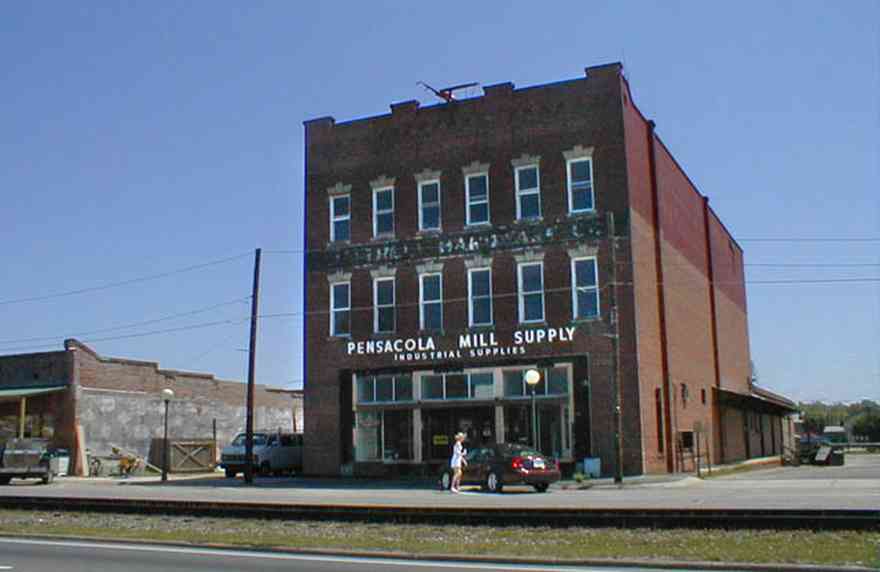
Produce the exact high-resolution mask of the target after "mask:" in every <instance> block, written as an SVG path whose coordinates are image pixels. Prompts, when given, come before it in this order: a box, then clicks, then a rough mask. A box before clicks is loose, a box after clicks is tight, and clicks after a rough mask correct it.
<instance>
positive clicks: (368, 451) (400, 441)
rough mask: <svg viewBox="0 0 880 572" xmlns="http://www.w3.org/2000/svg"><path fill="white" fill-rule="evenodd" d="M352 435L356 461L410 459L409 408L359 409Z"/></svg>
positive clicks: (411, 430)
mask: <svg viewBox="0 0 880 572" xmlns="http://www.w3.org/2000/svg"><path fill="white" fill-rule="evenodd" d="M356 435H357V439H356V441H355V459H356V460H358V461H390V462H394V461H401V460H412V459H413V416H412V411H359V412H358V414H357V431H356Z"/></svg>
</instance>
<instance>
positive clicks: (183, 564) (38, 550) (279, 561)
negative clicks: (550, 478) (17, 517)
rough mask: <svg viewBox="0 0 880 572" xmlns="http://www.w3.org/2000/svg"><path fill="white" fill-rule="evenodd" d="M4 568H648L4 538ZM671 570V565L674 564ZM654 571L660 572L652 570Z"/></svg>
mask: <svg viewBox="0 0 880 572" xmlns="http://www.w3.org/2000/svg"><path fill="white" fill-rule="evenodd" d="M0 570H11V571H13V572H35V571H39V572H48V571H51V570H63V571H64V572H105V571H108V572H109V571H113V572H117V571H119V570H124V571H125V572H156V571H157V570H161V571H162V572H176V571H184V570H186V571H199V570H204V571H206V572H207V571H221V572H222V571H225V570H228V571H230V572H233V571H235V572H249V571H254V572H256V571H260V572H264V571H269V572H271V571H273V570H284V571H286V572H299V571H306V570H308V571H315V572H329V571H331V570H332V571H340V572H349V571H350V572H394V571H396V570H399V571H401V572H416V571H417V572H441V571H442V572H449V571H450V570H486V571H491V572H542V571H546V572H587V571H592V570H595V571H602V572H617V571H620V572H623V571H624V570H625V571H627V572H637V571H642V570H644V571H645V572H647V569H640V568H613V567H601V568H595V567H576V566H552V565H510V564H492V563H485V564H484V563H476V562H439V561H428V560H418V561H416V560H395V559H389V558H350V557H341V556H317V555H316V556H311V555H296V554H281V553H272V552H259V551H233V550H211V549H202V548H177V547H165V546H150V545H141V544H104V543H99V542H65V541H44V540H27V539H9V538H0ZM670 570H671V569H670ZM652 572H657V569H653V570H652Z"/></svg>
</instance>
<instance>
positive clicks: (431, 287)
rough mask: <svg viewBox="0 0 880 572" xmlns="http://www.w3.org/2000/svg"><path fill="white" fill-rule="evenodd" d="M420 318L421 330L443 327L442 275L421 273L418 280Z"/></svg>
mask: <svg viewBox="0 0 880 572" xmlns="http://www.w3.org/2000/svg"><path fill="white" fill-rule="evenodd" d="M419 300H420V307H421V312H420V318H421V325H422V329H423V330H442V329H443V275H442V274H422V276H421V279H420V281H419Z"/></svg>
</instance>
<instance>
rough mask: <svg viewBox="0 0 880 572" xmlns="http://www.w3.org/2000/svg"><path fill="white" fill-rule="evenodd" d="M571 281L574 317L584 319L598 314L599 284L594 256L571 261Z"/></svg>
mask: <svg viewBox="0 0 880 572" xmlns="http://www.w3.org/2000/svg"><path fill="white" fill-rule="evenodd" d="M571 283H572V289H571V297H572V300H571V303H572V307H573V309H574V312H573V314H574V319H575V320H585V319H589V318H595V317H597V316H599V285H598V278H597V275H596V259H595V258H594V257H590V258H576V259H574V260H572V261H571Z"/></svg>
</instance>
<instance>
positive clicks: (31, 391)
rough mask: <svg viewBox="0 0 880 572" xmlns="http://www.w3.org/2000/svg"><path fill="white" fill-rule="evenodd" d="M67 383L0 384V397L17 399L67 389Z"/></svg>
mask: <svg viewBox="0 0 880 572" xmlns="http://www.w3.org/2000/svg"><path fill="white" fill-rule="evenodd" d="M67 387H68V385H67V384H66V383H65V384H62V385H40V386H31V387H7V388H4V387H3V386H2V385H0V399H4V398H6V399H18V398H20V397H33V396H34V395H43V394H46V393H52V392H54V391H61V390H62V389H67Z"/></svg>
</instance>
